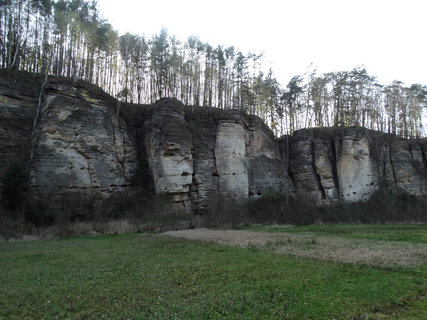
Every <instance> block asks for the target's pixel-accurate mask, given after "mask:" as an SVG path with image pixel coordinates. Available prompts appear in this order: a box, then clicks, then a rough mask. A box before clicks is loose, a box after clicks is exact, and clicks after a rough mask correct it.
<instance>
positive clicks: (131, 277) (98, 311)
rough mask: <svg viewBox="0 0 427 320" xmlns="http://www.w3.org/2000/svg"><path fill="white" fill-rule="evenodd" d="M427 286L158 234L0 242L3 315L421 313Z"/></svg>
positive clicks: (414, 276)
mask: <svg viewBox="0 0 427 320" xmlns="http://www.w3.org/2000/svg"><path fill="white" fill-rule="evenodd" d="M426 290H427V266H425V265H424V266H423V267H421V268H418V269H379V268H369V267H364V266H354V265H344V264H338V263H332V262H324V261H317V260H311V259H302V258H296V257H287V256H281V255H277V254H275V253H272V252H269V251H263V250H258V249H254V248H249V249H241V248H234V247H226V246H220V245H214V244H206V243H200V242H189V241H184V240H177V239H172V238H169V237H165V236H159V235H142V236H141V235H124V236H108V237H97V238H72V239H63V240H56V241H34V242H2V243H0V319H12V318H13V319H23V318H25V317H27V318H29V319H52V318H54V317H56V316H57V317H58V318H60V319H66V318H70V319H99V318H101V317H102V316H104V317H105V318H108V319H224V318H229V319H286V318H291V319H301V318H312V319H331V318H333V317H335V318H352V317H353V316H356V317H359V316H361V315H363V314H370V315H374V314H376V317H380V315H379V314H378V312H380V313H384V312H385V313H386V314H390V313H391V311H393V310H394V311H395V312H397V311H398V310H401V309H402V308H401V307H402V306H404V305H406V304H407V303H410V306H412V307H411V308H409V310H408V311H405V309H403V310H404V314H403V315H400V316H399V318H400V317H403V318H405V317H407V318H408V319H411V318H419V319H421V318H423V316H425V315H426V312H427V311H425V312H424V311H423V310H425V309H427V308H425V307H426V303H425V300H421V301H418V300H417V298H418V297H420V296H423V295H425V294H426ZM399 312H400V311H399ZM423 312H424V313H423ZM396 314H397V313H396Z"/></svg>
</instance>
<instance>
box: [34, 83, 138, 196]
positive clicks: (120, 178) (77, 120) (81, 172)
mask: <svg viewBox="0 0 427 320" xmlns="http://www.w3.org/2000/svg"><path fill="white" fill-rule="evenodd" d="M64 93H66V94H64ZM44 100H45V102H44V104H43V106H42V108H41V110H40V117H39V119H37V123H36V127H35V128H34V130H33V132H32V138H33V152H32V155H33V156H32V159H31V166H30V183H31V186H32V188H33V189H34V190H35V192H36V193H41V194H47V193H48V194H53V195H54V194H59V195H62V194H67V193H70V192H81V193H86V194H87V193H89V194H90V193H97V194H100V195H104V196H108V195H110V194H112V193H116V192H121V191H125V190H126V188H127V187H128V186H129V185H130V183H131V179H132V175H133V172H134V171H135V166H136V162H135V148H134V146H133V143H132V142H131V141H130V139H129V137H128V134H127V126H126V123H125V122H124V121H123V120H121V119H119V118H117V116H116V114H115V112H114V110H112V109H111V108H109V107H107V106H105V105H101V104H98V101H96V100H95V99H90V98H89V97H84V96H82V95H81V94H80V93H79V92H77V91H76V92H74V91H73V90H71V91H70V90H69V89H68V90H67V91H66V90H62V89H61V88H58V87H57V86H56V85H54V86H51V87H49V88H48V89H47V94H46V96H45V99H44Z"/></svg>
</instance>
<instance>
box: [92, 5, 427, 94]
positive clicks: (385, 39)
mask: <svg viewBox="0 0 427 320" xmlns="http://www.w3.org/2000/svg"><path fill="white" fill-rule="evenodd" d="M98 8H99V10H100V11H101V13H102V16H103V17H104V18H105V19H107V20H109V22H110V23H111V24H112V25H113V27H114V29H116V30H118V31H119V33H120V34H124V33H126V32H131V33H136V34H144V35H145V36H147V37H149V38H150V37H151V36H152V35H153V34H158V33H159V31H160V30H161V29H162V28H166V29H167V30H168V33H169V34H170V35H174V36H176V37H177V38H178V39H180V40H181V41H185V40H186V39H187V38H188V37H189V36H191V35H196V36H198V37H199V38H200V40H201V41H203V42H208V43H209V44H211V45H212V46H217V45H223V46H225V47H227V46H231V45H232V46H234V47H236V48H237V49H239V50H241V51H242V52H249V51H251V52H255V53H263V54H264V57H265V61H267V62H268V63H269V64H271V68H272V69H273V71H274V73H275V75H276V77H277V79H278V81H279V83H280V84H281V85H282V86H285V85H286V84H287V83H288V81H289V80H290V79H291V78H292V77H293V76H295V75H297V74H303V73H304V72H306V71H307V70H308V68H309V66H310V65H312V66H313V67H316V68H317V70H318V72H319V73H324V72H330V71H346V70H351V69H353V68H354V67H359V66H362V67H365V68H366V69H367V71H368V74H370V75H374V76H376V77H377V79H378V81H379V82H380V83H382V84H389V83H391V82H392V81H394V80H400V81H402V82H404V83H405V84H406V85H408V86H409V85H410V84H413V83H421V84H423V85H427V16H426V13H427V0H291V1H288V0H258V1H253V0H243V1H242V0H211V1H205V0H149V1H147V0H119V1H118V0H98Z"/></svg>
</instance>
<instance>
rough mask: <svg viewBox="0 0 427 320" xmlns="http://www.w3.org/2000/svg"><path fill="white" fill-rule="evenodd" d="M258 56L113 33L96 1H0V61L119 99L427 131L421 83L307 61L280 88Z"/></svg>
mask: <svg viewBox="0 0 427 320" xmlns="http://www.w3.org/2000/svg"><path fill="white" fill-rule="evenodd" d="M142 31H143V30H142ZM284 59H286V57H284ZM265 65H266V63H265V61H264V58H263V55H262V54H258V53H254V52H249V53H244V52H242V51H240V50H238V49H237V48H235V47H233V46H230V47H224V46H221V45H219V46H217V47H213V46H211V45H210V44H209V43H207V42H203V41H202V40H200V39H199V38H198V37H196V36H190V37H189V38H188V39H187V40H186V41H184V42H182V41H180V40H178V39H177V38H176V37H174V36H173V35H170V34H169V33H168V31H167V30H165V29H163V30H161V31H160V32H159V33H158V34H156V35H154V36H152V37H150V38H147V37H146V36H144V35H143V34H130V33H126V34H123V35H119V33H118V32H117V31H116V30H115V29H114V28H113V26H112V25H111V24H110V23H109V22H108V21H107V20H105V19H103V18H101V16H100V12H99V10H98V8H97V4H96V1H93V0H91V1H87V0H57V1H52V0H0V66H1V68H7V69H15V70H25V71H29V72H32V73H41V74H49V75H54V76H66V77H71V78H74V79H83V80H86V81H89V82H92V83H94V84H96V85H98V86H100V87H102V88H103V89H104V90H105V91H106V92H108V93H109V94H111V95H113V96H115V97H117V98H118V99H119V100H121V101H125V102H131V103H153V102H154V101H156V100H157V99H159V98H163V97H175V98H177V99H179V100H181V101H182V102H183V103H184V104H186V105H194V106H200V107H206V106H208V107H216V108H221V109H228V108H230V109H240V110H242V111H243V112H246V113H248V114H254V115H257V116H260V117H261V118H263V119H264V120H265V121H266V123H268V124H269V125H270V127H271V129H272V130H273V132H274V133H275V134H276V135H281V134H284V133H290V134H292V132H293V131H295V130H298V129H301V128H307V127H322V126H363V127H366V128H369V129H374V130H380V131H383V132H389V133H393V134H397V135H399V136H402V137H407V138H418V137H425V136H426V131H425V128H424V127H423V111H424V110H425V112H427V86H426V85H421V84H413V85H411V86H409V87H407V86H405V85H404V84H403V83H402V82H399V81H394V82H393V83H391V84H388V85H384V84H380V83H378V82H377V80H376V79H375V77H373V76H371V75H369V74H368V73H367V71H366V70H365V69H364V68H362V67H356V68H354V69H353V70H350V71H340V72H330V73H325V74H318V73H317V72H316V70H315V69H313V68H311V69H310V70H309V71H307V72H305V73H304V74H301V75H296V76H294V77H293V78H292V79H291V80H290V81H289V83H288V84H286V86H284V87H283V86H281V85H280V84H279V83H278V81H277V79H276V77H275V75H274V72H273V70H272V69H269V70H268V69H267V70H266V66H265ZM390 68H393V66H390Z"/></svg>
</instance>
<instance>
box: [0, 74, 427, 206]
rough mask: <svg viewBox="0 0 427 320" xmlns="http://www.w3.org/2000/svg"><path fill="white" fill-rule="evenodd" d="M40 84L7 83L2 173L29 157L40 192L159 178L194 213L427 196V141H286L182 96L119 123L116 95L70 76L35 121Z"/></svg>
mask: <svg viewBox="0 0 427 320" xmlns="http://www.w3.org/2000/svg"><path fill="white" fill-rule="evenodd" d="M9 78H10V77H9ZM40 88H41V87H40V85H26V86H18V85H15V84H14V82H13V81H11V80H10V79H8V80H5V77H0V109H1V113H0V164H1V172H0V174H2V175H3V174H4V172H5V170H6V168H7V165H8V163H10V162H11V159H16V158H17V157H18V156H19V155H20V157H21V158H22V157H23V158H25V159H26V160H25V161H26V163H28V167H29V169H30V170H29V171H30V172H29V174H30V184H31V186H32V189H33V190H34V191H35V192H36V193H38V194H56V195H63V194H67V193H70V192H80V193H85V194H97V195H101V196H109V195H111V194H114V193H117V192H127V191H130V190H131V188H132V184H133V182H134V180H133V179H134V177H135V172H136V171H138V170H139V171H144V173H145V176H147V177H149V178H150V179H148V178H144V179H142V180H141V181H139V182H138V183H140V184H141V183H143V184H144V183H146V184H147V183H148V180H150V181H151V183H152V186H153V188H152V189H153V190H154V192H155V193H157V194H164V195H166V196H168V197H169V198H170V199H171V200H172V202H173V204H174V208H175V209H176V210H177V211H179V212H182V213H185V214H193V213H194V214H204V213H205V212H207V211H209V210H210V209H211V208H212V207H213V206H215V204H217V203H225V202H227V201H243V200H246V199H253V198H257V197H260V196H261V195H262V194H263V193H265V192H275V193H277V194H282V195H286V194H295V195H297V196H300V197H303V198H304V199H306V200H307V201H311V202H314V203H317V204H333V203H335V202H337V201H345V202H357V201H365V200H367V199H368V198H369V197H370V196H371V195H372V194H373V193H374V192H376V191H377V190H378V189H379V188H381V187H383V186H387V187H393V188H395V189H397V190H400V191H402V192H406V193H409V194H412V195H417V196H421V195H427V160H426V152H427V140H426V139H424V140H419V141H415V140H413V141H409V140H405V139H401V138H398V137H395V136H393V135H388V134H384V133H380V132H374V131H370V130H367V129H363V128H358V127H353V128H318V129H305V130H300V131H297V132H295V133H294V135H293V136H285V137H282V138H280V139H275V138H274V136H273V134H272V132H271V131H270V129H269V128H268V127H267V126H266V125H265V124H264V123H263V122H262V121H261V119H259V118H258V117H255V116H247V115H243V114H241V113H240V112H238V111H236V110H227V111H225V110H218V109H211V108H201V107H194V108H190V107H185V106H183V105H182V104H181V103H180V102H179V101H178V100H175V99H162V100H159V101H158V102H156V103H155V104H154V105H153V106H137V105H134V106H131V107H129V106H127V107H126V108H124V109H122V111H123V112H122V113H120V117H118V116H117V110H116V108H117V101H115V100H114V99H112V98H111V97H109V96H107V95H105V94H104V93H100V92H99V91H96V90H95V91H94V89H93V88H89V87H87V86H86V85H85V84H82V83H79V84H72V83H71V82H64V81H62V82H61V81H59V80H53V81H51V82H49V84H48V85H47V87H46V90H45V92H44V94H43V96H42V100H41V101H42V104H41V108H40V115H39V117H38V118H37V119H36V121H35V122H34V118H35V116H36V114H37V112H36V111H37V106H38V100H39V93H40ZM33 123H35V127H34V128H33ZM30 141H32V144H30V143H29V142H30ZM30 146H31V148H30ZM25 148H26V149H27V151H22V150H23V149H25ZM20 149H22V150H21V151H19V150H20ZM30 149H31V154H32V157H31V158H30ZM25 161H24V162H25ZM0 187H1V185H0Z"/></svg>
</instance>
